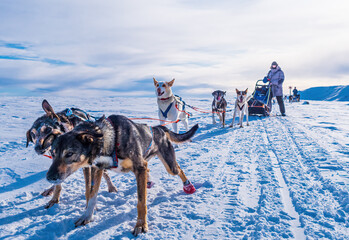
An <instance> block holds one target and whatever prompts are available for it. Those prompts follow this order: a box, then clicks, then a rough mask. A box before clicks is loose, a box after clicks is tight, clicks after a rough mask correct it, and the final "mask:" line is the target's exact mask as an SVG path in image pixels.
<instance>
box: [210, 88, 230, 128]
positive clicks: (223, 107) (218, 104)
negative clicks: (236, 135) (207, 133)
mask: <svg viewBox="0 0 349 240" xmlns="http://www.w3.org/2000/svg"><path fill="white" fill-rule="evenodd" d="M225 94H226V92H225V91H221V90H216V91H214V92H213V93H212V96H213V102H212V124H216V120H215V114H217V115H218V117H219V122H220V123H221V124H222V125H223V127H225V116H226V111H227V101H226V100H225V99H224V96H225Z"/></svg>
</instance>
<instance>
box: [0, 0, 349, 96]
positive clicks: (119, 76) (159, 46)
mask: <svg viewBox="0 0 349 240" xmlns="http://www.w3.org/2000/svg"><path fill="white" fill-rule="evenodd" d="M348 5H349V3H347V2H346V1H339V2H338V3H337V4H333V3H332V2H328V1H323V0H320V1H315V0H310V1H290V0H286V1H282V3H281V2H280V1H276V0H259V1H258V0H249V1H228V0H218V1H208V0H204V1H201V0H200V1H198V0H195V1H183V0H177V1H160V0H150V1H136V0H130V1H121V0H117V1H107V0H103V1H98V2H96V1H90V0H88V1H86V0H77V1H68V0H62V1H57V2H55V3H54V4H52V2H47V1H44V0H34V1H30V2H28V1H24V0H22V1H11V0H4V1H1V2H0V36H1V38H2V39H0V72H1V73H2V76H0V84H3V85H6V86H11V85H12V86H19V87H21V88H25V89H28V91H29V92H31V91H35V93H37V94H40V92H42V93H45V92H47V91H52V92H56V93H60V94H72V95H74V90H77V89H79V90H81V91H84V92H86V93H87V94H88V93H89V92H90V91H89V90H91V93H92V92H93V93H94V94H96V92H98V91H100V92H101V93H103V94H113V93H114V92H120V93H125V94H126V95H127V94H130V95H131V94H133V93H131V92H135V93H137V94H153V90H152V89H151V88H152V86H151V85H152V77H153V76H155V77H157V78H160V79H162V80H171V79H172V78H176V87H177V91H178V92H177V93H179V94H184V95H190V94H194V95H207V94H210V91H211V89H225V90H228V91H232V90H234V89H235V88H236V87H237V88H245V87H249V88H253V86H254V83H255V81H256V80H257V79H261V78H263V76H264V75H265V74H266V73H267V71H268V68H269V66H270V63H271V62H272V61H273V60H276V61H278V62H279V64H280V66H281V67H282V69H283V70H284V71H285V75H286V81H285V89H287V87H288V85H292V86H294V85H296V86H298V88H300V89H302V88H303V89H304V88H308V87H311V86H318V85H337V84H349V79H348V76H349V72H348V71H347V69H348V65H347V57H346V56H348V53H349V46H348V44H347V39H348V33H347V29H348V27H349V22H348V17H347V13H346V10H345V9H346V7H345V6H348ZM9 79H11V80H10V81H9ZM140 79H141V80H140ZM140 81H141V83H142V84H140ZM146 81H149V86H148V85H147V87H146V90H145V91H144V87H145V82H146ZM191 89H192V90H191Z"/></svg>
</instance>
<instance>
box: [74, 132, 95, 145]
mask: <svg viewBox="0 0 349 240" xmlns="http://www.w3.org/2000/svg"><path fill="white" fill-rule="evenodd" d="M76 138H77V139H78V140H79V141H80V142H81V143H83V144H90V143H93V142H95V141H96V139H95V137H94V136H93V135H92V134H91V133H86V132H84V133H81V134H78V135H77V136H76Z"/></svg>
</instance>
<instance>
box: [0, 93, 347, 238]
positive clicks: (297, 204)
mask: <svg viewBox="0 0 349 240" xmlns="http://www.w3.org/2000/svg"><path fill="white" fill-rule="evenodd" d="M48 100H49V102H50V103H51V105H52V106H53V107H54V108H55V109H56V110H63V109H65V108H66V107H72V106H75V107H80V108H82V109H84V110H86V111H87V112H89V113H90V114H92V115H94V116H101V115H102V114H103V113H104V114H106V115H107V116H108V115H109V114H123V115H125V116H128V117H157V106H156V100H155V98H117V97H115V98H104V99H90V98H76V99H67V98H49V99H48ZM185 100H186V102H187V103H188V104H191V105H194V106H197V107H201V108H204V109H209V106H210V104H211V99H195V98H193V99H190V98H186V99H185ZM41 101H42V98H35V97H33V98H26V99H23V98H20V97H1V98H0V120H1V128H0V238H1V239H89V238H91V239H132V238H133V236H132V234H131V231H132V229H133V227H134V225H135V222H136V218H137V210H136V204H137V198H136V194H137V193H136V182H135V177H134V175H133V174H132V173H128V174H121V175H120V174H116V173H113V172H110V175H111V178H112V180H113V182H114V183H115V185H116V186H117V187H118V190H119V192H118V193H108V192H107V191H106V183H105V181H103V182H102V186H101V190H100V193H99V195H98V211H97V212H96V213H95V221H94V222H92V223H90V224H88V225H87V226H84V227H78V228H75V227H74V221H75V220H77V218H78V217H79V216H80V215H81V214H82V213H83V211H84V207H85V197H84V181H83V175H82V171H81V170H80V171H78V172H77V173H75V174H74V175H72V176H70V177H69V178H68V179H67V181H66V182H65V183H64V184H63V185H62V186H63V191H62V195H61V202H60V203H59V204H58V205H55V206H54V207H52V208H50V209H48V210H46V209H44V207H43V206H44V205H45V203H47V201H48V200H49V198H45V197H42V196H41V195H40V193H41V192H42V191H43V190H44V189H46V188H48V187H49V186H50V184H49V183H48V182H47V181H46V179H45V174H46V171H47V169H48V168H49V166H50V163H51V160H50V159H48V158H45V157H42V156H38V155H36V154H35V152H34V150H33V147H32V145H30V146H29V147H28V148H25V142H26V140H25V133H26V131H27V129H29V128H30V126H31V124H32V123H33V121H34V120H35V119H36V118H37V117H38V116H40V115H42V114H43V110H42V109H41ZM230 106H232V105H231V104H230ZM274 109H277V106H275V107H274ZM286 109H287V115H288V116H287V117H277V116H272V117H269V118H260V117H250V124H251V125H250V126H249V127H245V128H242V129H240V128H237V127H234V128H233V129H231V128H225V129H223V128H221V127H220V126H219V125H218V124H217V125H212V123H211V121H212V120H211V116H210V115H208V114H202V113H197V112H194V111H190V112H192V113H193V117H192V118H191V119H190V125H193V124H194V123H199V125H200V129H199V130H198V133H197V134H196V136H195V137H194V138H193V142H191V143H185V144H183V145H180V146H179V147H178V148H177V149H176V154H177V159H178V162H179V164H180V166H181V167H182V169H183V170H184V172H185V173H186V175H187V176H188V177H189V179H190V180H191V181H192V182H193V183H194V185H195V186H196V188H197V192H196V193H194V194H192V195H186V194H185V193H184V192H183V190H182V183H181V181H180V179H179V178H178V177H173V176H170V175H169V174H168V173H167V172H166V170H165V168H164V167H163V165H162V164H161V163H160V161H159V159H157V158H154V159H152V160H151V161H150V164H149V167H150V170H151V175H152V178H153V181H154V182H155V183H156V184H155V186H154V187H153V188H152V189H150V190H149V191H148V224H149V232H148V233H147V234H142V235H140V236H139V239H283V238H285V239H287V238H289V239H292V238H294V239H305V238H308V239H349V230H348V229H349V193H348V192H349V151H348V149H349V131H348V130H349V121H348V119H349V104H348V102H320V101H310V104H309V105H305V104H302V102H301V103H292V104H286ZM231 119H232V113H231V112H230V113H228V122H229V124H230V121H231ZM144 122H147V123H149V124H150V125H155V124H157V122H153V121H150V122H149V121H144ZM182 129H183V128H182Z"/></svg>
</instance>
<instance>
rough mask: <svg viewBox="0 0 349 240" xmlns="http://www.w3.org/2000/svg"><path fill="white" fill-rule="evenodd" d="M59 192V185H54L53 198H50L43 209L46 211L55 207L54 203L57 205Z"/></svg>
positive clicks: (60, 188) (60, 189)
mask: <svg viewBox="0 0 349 240" xmlns="http://www.w3.org/2000/svg"><path fill="white" fill-rule="evenodd" d="M61 191H62V186H61V184H58V185H55V190H54V193H53V197H52V198H51V200H50V201H49V202H48V203H47V204H46V205H45V208H46V209H48V208H50V207H52V206H53V205H55V204H56V203H59V197H60V195H61Z"/></svg>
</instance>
